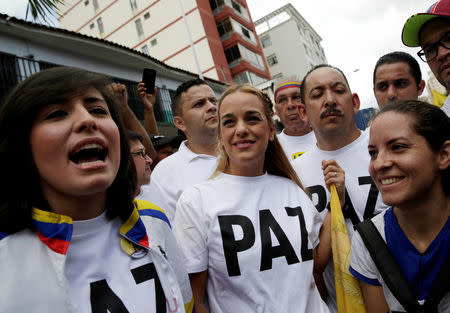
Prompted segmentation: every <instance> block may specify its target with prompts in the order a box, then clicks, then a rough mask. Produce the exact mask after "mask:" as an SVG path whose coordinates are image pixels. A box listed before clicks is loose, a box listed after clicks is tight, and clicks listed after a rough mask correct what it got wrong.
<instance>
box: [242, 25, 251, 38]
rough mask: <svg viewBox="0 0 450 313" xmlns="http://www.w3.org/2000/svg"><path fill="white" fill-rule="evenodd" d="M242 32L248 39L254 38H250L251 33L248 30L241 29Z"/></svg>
mask: <svg viewBox="0 0 450 313" xmlns="http://www.w3.org/2000/svg"><path fill="white" fill-rule="evenodd" d="M241 30H242V34H243V35H244V36H245V37H247V38H248V39H252V37H250V32H249V31H248V29H246V28H244V27H241Z"/></svg>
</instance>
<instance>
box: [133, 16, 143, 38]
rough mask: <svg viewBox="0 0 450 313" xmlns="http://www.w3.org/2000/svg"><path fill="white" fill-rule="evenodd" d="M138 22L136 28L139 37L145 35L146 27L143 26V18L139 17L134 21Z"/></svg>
mask: <svg viewBox="0 0 450 313" xmlns="http://www.w3.org/2000/svg"><path fill="white" fill-rule="evenodd" d="M134 23H135V24H136V30H137V34H138V36H139V37H142V36H143V35H144V29H143V28H142V23H141V19H140V18H138V19H137V20H136V21H134Z"/></svg>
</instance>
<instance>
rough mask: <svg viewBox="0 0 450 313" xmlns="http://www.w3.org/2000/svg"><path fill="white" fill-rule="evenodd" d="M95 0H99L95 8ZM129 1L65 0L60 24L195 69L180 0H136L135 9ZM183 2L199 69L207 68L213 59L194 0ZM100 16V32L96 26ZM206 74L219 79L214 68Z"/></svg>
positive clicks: (194, 70) (183, 0) (210, 65)
mask: <svg viewBox="0 0 450 313" xmlns="http://www.w3.org/2000/svg"><path fill="white" fill-rule="evenodd" d="M94 1H97V3H98V9H96V10H95V9H94ZM130 3H131V2H130V0H81V1H80V0H67V4H66V6H65V7H67V8H70V7H72V8H71V9H69V10H68V9H63V10H62V12H64V14H63V15H62V17H61V18H60V19H59V26H60V27H61V28H65V29H69V30H72V31H77V32H80V33H82V34H85V35H89V36H94V37H99V38H103V39H105V40H108V41H112V42H116V43H118V44H121V45H124V46H126V47H129V48H133V49H136V50H137V51H140V52H145V51H148V54H149V55H151V56H152V57H154V58H156V59H158V60H161V61H163V62H165V63H167V64H168V65H171V66H174V67H178V68H182V69H185V70H188V71H191V72H194V73H196V72H197V67H196V63H195V59H194V56H193V52H192V50H191V48H190V41H189V37H188V34H187V30H186V25H185V22H184V20H183V18H182V15H181V8H180V6H179V0H156V1H148V0H135V3H136V6H137V8H136V9H135V10H132V7H131V4H130ZM182 4H183V8H184V12H185V14H186V20H187V23H188V25H189V30H190V34H191V37H192V41H193V42H194V43H195V49H196V53H197V56H198V60H199V63H200V68H201V71H202V72H203V71H208V70H209V69H211V68H212V67H213V66H214V62H213V58H212V54H211V51H210V48H209V44H208V42H207V40H206V37H205V36H206V33H205V30H204V27H203V23H202V20H201V17H200V14H199V11H198V9H197V8H196V6H197V3H196V1H195V0H182ZM99 18H101V22H102V25H103V33H101V32H100V29H99V25H98V24H99V22H98V19H99ZM136 20H140V23H141V25H142V29H143V33H142V34H141V35H139V34H138V31H137V27H136ZM144 46H145V47H144ZM143 49H144V50H143ZM205 76H206V77H210V78H214V79H218V76H217V72H216V70H210V71H208V72H206V73H205Z"/></svg>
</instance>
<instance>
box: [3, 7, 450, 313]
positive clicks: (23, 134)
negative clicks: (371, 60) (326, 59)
mask: <svg viewBox="0 0 450 313" xmlns="http://www.w3.org/2000/svg"><path fill="white" fill-rule="evenodd" d="M402 40H403V43H404V44H405V45H407V46H411V47H420V51H419V52H418V56H419V57H420V58H421V59H422V60H423V61H425V62H427V64H428V65H429V67H430V69H431V70H432V72H433V74H434V75H435V76H436V78H437V79H438V81H439V82H440V83H441V84H442V85H443V86H444V87H445V88H446V89H447V90H450V0H441V1H438V2H436V3H435V4H433V5H432V6H431V7H430V8H429V10H428V11H427V12H424V13H419V14H416V15H413V16H412V17H410V18H409V19H408V20H407V21H406V23H405V25H404V28H403V31H402ZM424 87H425V82H424V81H423V80H422V75H421V72H420V67H419V65H418V63H417V61H416V60H415V59H414V58H413V57H412V56H411V55H409V54H407V53H404V52H391V53H388V54H386V55H383V56H382V57H381V58H380V59H379V60H378V62H377V63H376V66H375V69H374V74H373V90H374V95H375V97H376V99H377V102H378V106H379V108H380V110H379V112H378V113H377V114H376V116H375V117H374V118H373V119H372V121H371V124H370V126H369V127H368V128H367V129H366V130H360V129H358V128H357V127H356V124H355V120H354V114H355V113H356V112H358V110H359V107H360V100H359V97H358V95H357V94H356V93H354V92H352V90H351V88H350V86H349V83H348V80H347V78H346V77H345V75H344V73H343V72H342V71H341V70H340V69H339V68H337V67H334V66H332V65H328V64H321V65H317V66H314V67H313V68H312V69H311V70H310V71H309V72H308V73H306V75H305V76H304V77H302V78H299V77H295V76H292V77H286V78H282V79H279V80H278V81H276V83H275V85H274V93H273V94H274V97H273V101H272V99H271V98H270V97H269V96H268V94H267V93H266V92H264V91H261V90H259V89H258V88H256V87H254V86H251V85H249V84H242V85H232V86H230V87H229V88H227V89H226V90H225V91H224V92H223V94H222V95H221V96H220V97H219V99H217V98H216V94H215V93H214V91H213V89H212V88H211V87H210V86H209V85H208V83H207V82H206V81H204V80H201V79H193V80H189V81H187V82H185V83H183V84H181V85H180V86H179V87H178V88H177V90H176V91H175V95H174V97H173V101H172V111H173V115H174V120H173V122H174V125H175V126H176V127H177V128H178V130H179V132H180V134H179V135H177V136H173V137H165V136H163V135H161V134H160V133H159V131H158V128H157V124H156V120H155V115H154V113H153V107H154V104H155V95H156V92H157V88H156V87H155V90H154V93H147V90H146V88H145V85H144V84H143V83H142V82H141V83H139V84H138V85H137V91H138V93H139V95H140V97H141V100H142V103H143V105H144V109H145V123H144V125H142V124H141V123H140V122H139V120H138V119H137V118H136V116H135V115H134V114H133V112H132V110H131V109H130V107H129V106H128V103H127V91H126V88H125V86H124V85H122V84H118V83H114V82H112V81H111V80H110V79H109V78H107V77H105V76H103V75H100V74H94V73H90V72H87V71H84V70H81V69H76V68H67V67H58V68H52V69H47V70H43V71H41V72H39V73H36V74H34V75H32V76H30V77H28V78H27V79H25V80H24V81H23V82H21V83H20V84H19V85H17V86H16V87H15V88H14V89H13V90H12V91H11V93H10V94H9V96H8V97H7V98H6V100H5V101H4V102H3V103H2V106H1V108H0V159H1V161H2V162H0V172H1V175H0V277H1V281H0V312H29V311H32V312H102V313H103V312H104V313H106V312H158V313H162V312H171V313H175V312H187V313H190V312H201V313H205V312H211V313H226V312H230V313H231V312H261V313H263V312H265V313H269V312H270V313H272V312H283V313H284V312H286V313H290V312H292V313H294V312H295V313H297V312H300V313H301V312H305V313H307V312H308V313H309V312H318V313H322V312H323V313H327V312H332V313H336V312H338V313H343V312H344V311H345V312H356V311H355V309H354V308H351V307H348V308H347V309H345V310H344V311H343V309H342V299H341V298H340V297H341V295H340V294H337V293H336V288H337V287H336V285H337V284H340V283H342V282H341V281H339V280H338V279H336V278H335V277H336V276H335V268H334V262H333V257H334V255H335V254H334V252H335V251H332V250H333V248H332V246H333V247H334V245H332V241H333V240H340V238H337V239H336V238H335V237H333V222H332V221H331V216H330V215H331V214H330V210H336V207H334V206H333V207H332V208H331V206H330V201H332V199H331V197H332V195H331V194H332V193H331V192H330V190H332V189H333V188H335V189H336V191H337V195H338V198H339V201H338V202H339V203H340V206H341V210H342V214H343V217H344V218H345V227H346V229H347V233H348V235H347V236H348V238H347V239H348V240H350V241H351V252H350V255H348V256H347V257H346V259H347V261H348V264H347V269H346V270H347V271H348V273H349V274H351V275H353V277H354V278H356V279H357V282H358V283H359V286H360V289H361V292H362V298H361V302H362V303H363V306H364V307H365V309H366V311H367V312H368V313H386V312H433V313H434V312H439V313H442V312H450V284H449V283H448V282H449V281H450V256H449V250H450V222H449V214H450V190H449V182H450V177H449V171H450V127H449V126H450V119H449V114H450V96H449V97H448V98H447V100H446V101H445V102H444V103H443V105H442V106H441V107H440V108H439V107H437V106H434V105H432V104H429V103H426V102H423V101H420V100H418V98H419V96H420V95H421V94H422V92H423V90H424ZM273 103H274V104H273ZM274 111H275V114H277V115H278V117H279V119H280V121H281V123H282V124H283V126H284V129H283V130H282V131H281V132H280V133H279V134H277V133H276V129H275V124H274V119H273V115H274ZM175 150H177V151H176V152H175ZM332 212H335V211H332ZM344 289H345V288H344ZM349 296H350V297H356V295H355V294H350V295H349ZM338 308H339V309H338Z"/></svg>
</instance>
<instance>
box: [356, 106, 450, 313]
mask: <svg viewBox="0 0 450 313" xmlns="http://www.w3.org/2000/svg"><path fill="white" fill-rule="evenodd" d="M369 154H370V156H371V160H370V165H369V172H370V175H371V176H372V178H373V180H374V181H375V184H376V185H377V187H378V189H379V190H380V192H381V195H382V197H383V202H384V203H386V204H387V205H390V206H391V208H390V209H388V210H386V211H384V212H382V213H380V214H379V215H377V216H376V217H374V218H372V220H367V221H365V222H364V223H362V224H364V225H373V226H372V230H373V231H371V232H370V233H369V235H372V238H379V242H380V245H379V246H378V248H377V249H376V251H375V250H372V249H370V247H371V246H372V245H371V243H372V244H373V242H375V240H373V239H372V240H369V241H367V238H369V237H368V235H364V234H365V232H364V229H366V228H362V229H360V228H359V227H361V226H357V229H358V232H356V233H355V236H354V237H353V239H352V252H351V266H350V271H351V272H352V273H353V275H354V276H355V277H356V278H358V279H359V280H360V282H361V287H362V291H363V295H364V301H365V304H366V307H367V312H369V313H373V312H383V313H385V312H387V311H388V310H391V311H395V312H419V311H420V312H449V310H450V294H449V291H450V285H449V283H448V279H449V278H448V275H449V271H448V269H449V268H450V255H449V251H450V222H449V218H448V217H449V214H450V188H449V187H450V186H449V182H450V178H449V171H450V120H449V118H448V117H447V116H446V114H445V113H444V112H443V111H441V110H440V109H439V108H437V107H435V106H433V105H431V104H427V103H425V102H420V101H399V102H398V103H393V104H390V105H387V106H385V107H384V108H383V109H382V110H381V111H380V112H379V114H378V115H377V116H376V117H375V119H374V120H373V123H372V127H371V129H370V141H369ZM360 232H361V233H360ZM374 235H377V236H376V237H375V236H374ZM382 249H384V251H386V253H385V254H384V255H385V257H384V259H388V257H390V258H391V259H392V262H391V264H389V266H387V265H383V263H380V262H381V261H380V262H378V261H377V259H378V256H379V255H382V253H383V252H382V251H383V250H382ZM384 268H387V269H388V271H386V270H384ZM397 269H398V270H397ZM391 272H395V273H397V275H400V277H396V278H394V279H393V276H391V275H386V274H385V273H391ZM445 275H447V277H446V276H445ZM442 277H443V278H444V281H443V285H442V286H440V287H437V286H439V285H434V284H435V281H438V280H439V279H441V278H442ZM391 281H392V283H391ZM402 282H404V284H403V285H400V283H402ZM400 286H403V287H400ZM436 287H437V288H436ZM432 290H434V291H438V292H439V294H440V295H439V296H437V294H435V293H434V292H433V293H432ZM431 294H434V295H433V296H431ZM441 296H443V300H442V301H441ZM408 298H409V299H410V300H408V301H406V299H408ZM439 302H441V304H439ZM422 305H424V307H421V306H422Z"/></svg>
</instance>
